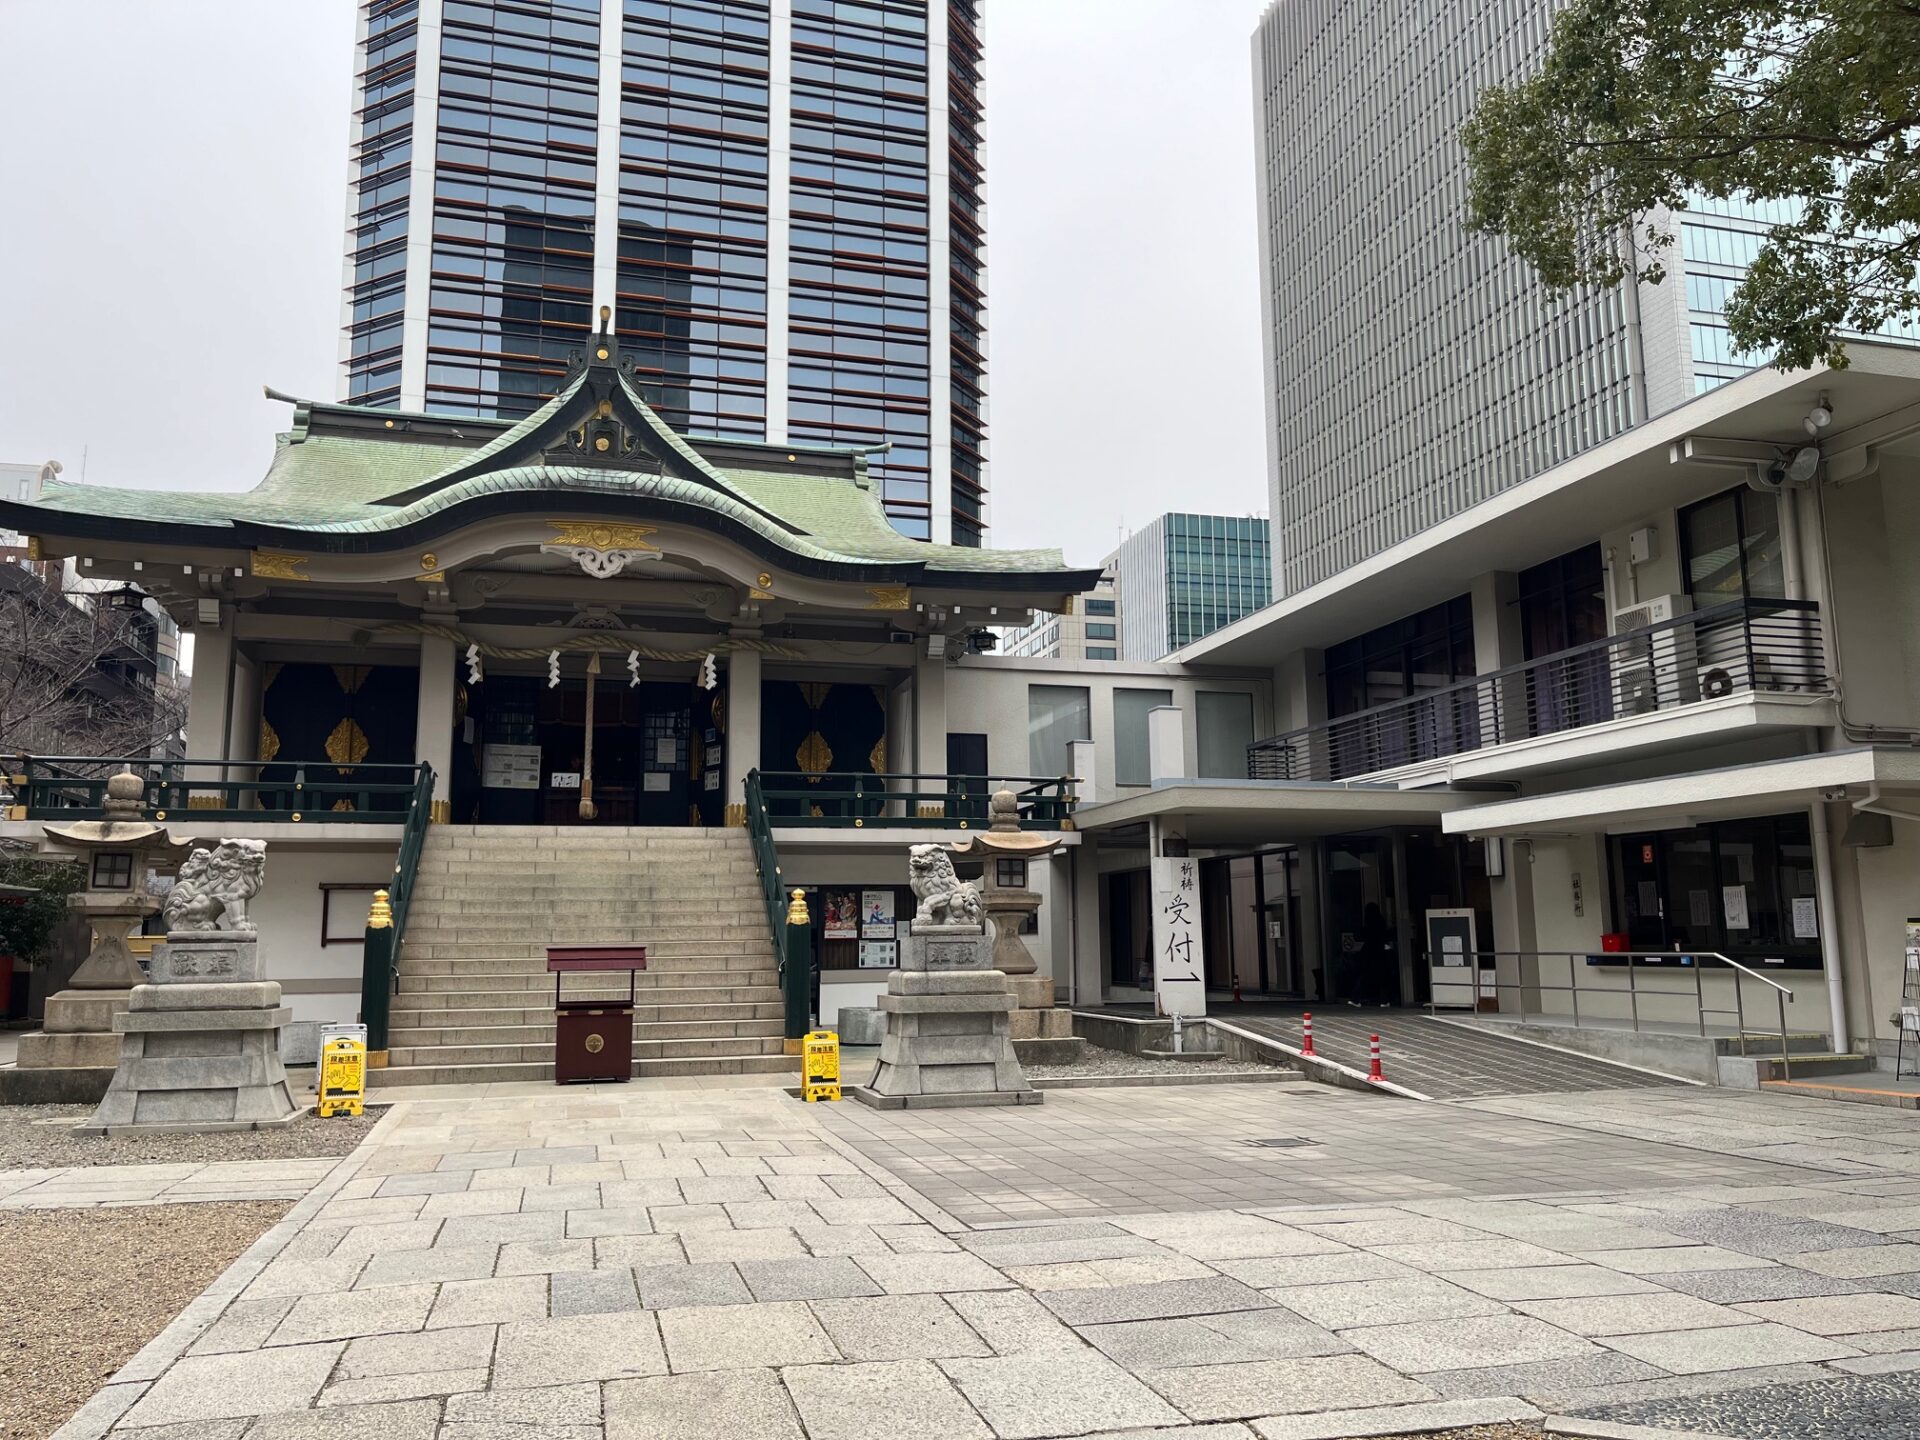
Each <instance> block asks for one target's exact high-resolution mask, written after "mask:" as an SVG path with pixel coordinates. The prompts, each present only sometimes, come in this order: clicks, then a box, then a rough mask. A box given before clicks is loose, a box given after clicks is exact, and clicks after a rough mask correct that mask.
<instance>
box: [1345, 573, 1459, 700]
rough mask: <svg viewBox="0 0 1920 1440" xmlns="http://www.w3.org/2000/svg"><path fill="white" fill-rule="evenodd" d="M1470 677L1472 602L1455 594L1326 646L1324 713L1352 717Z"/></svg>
mask: <svg viewBox="0 0 1920 1440" xmlns="http://www.w3.org/2000/svg"><path fill="white" fill-rule="evenodd" d="M1473 673H1474V665H1473V599H1472V597H1471V596H1467V595H1460V596H1457V597H1455V598H1454V599H1452V600H1449V601H1447V602H1446V603H1445V604H1443V605H1435V606H1434V607H1433V608H1432V609H1430V610H1422V611H1421V612H1420V613H1419V614H1417V615H1409V616H1407V617H1406V618H1404V619H1401V620H1396V621H1394V622H1393V623H1392V624H1390V625H1382V626H1381V627H1380V628H1379V629H1377V630H1369V631H1368V632H1367V633H1366V634H1365V635H1359V636H1355V637H1354V638H1353V639H1351V640H1343V641H1341V642H1340V643H1339V644H1338V645H1334V646H1330V647H1329V648H1328V650H1327V713H1328V714H1329V715H1330V716H1334V717H1338V716H1341V715H1352V714H1355V713H1356V712H1358V711H1361V710H1369V709H1372V708H1373V707H1374V706H1375V705H1385V704H1387V703H1389V702H1390V701H1394V700H1404V699H1405V698H1406V697H1407V696H1409V695H1416V694H1418V693H1420V692H1421V691H1423V690H1438V689H1440V688H1442V687H1443V686H1447V685H1451V684H1452V683H1453V682H1454V681H1456V680H1463V679H1466V678H1467V677H1469V676H1471V675H1472V674H1473Z"/></svg>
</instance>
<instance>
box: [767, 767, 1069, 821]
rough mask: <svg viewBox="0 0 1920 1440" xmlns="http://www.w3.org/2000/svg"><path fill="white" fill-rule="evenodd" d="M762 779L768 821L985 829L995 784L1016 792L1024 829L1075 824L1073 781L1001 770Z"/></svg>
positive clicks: (772, 773)
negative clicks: (991, 772)
mask: <svg viewBox="0 0 1920 1440" xmlns="http://www.w3.org/2000/svg"><path fill="white" fill-rule="evenodd" d="M755 773H756V774H757V775H758V776H759V777H760V794H761V796H762V797H763V800H764V803H765V806H766V811H767V816H768V820H769V822H770V823H771V824H773V825H777V826H813V827H817V828H825V829H865V828H867V827H869V826H894V827H898V828H905V827H917V828H923V829H925V828H932V829H940V828H949V829H956V830H966V829H984V828H985V827H986V824H987V820H988V812H987V803H988V801H989V800H990V799H991V798H992V796H993V793H994V792H995V791H996V790H1011V791H1013V793H1014V798H1015V800H1016V801H1017V802H1018V804H1019V814H1020V828H1021V829H1023V830H1071V829H1072V828H1073V823H1072V821H1073V806H1074V785H1075V782H1074V781H1073V780H1071V779H1063V778H1054V779H1036V778H1033V777H1031V776H1018V777H1015V776H996V775H861V774H835V773H831V772H830V773H827V774H823V775H807V774H803V773H801V772H799V771H791V770H790V771H776V770H765V771H756V772H755Z"/></svg>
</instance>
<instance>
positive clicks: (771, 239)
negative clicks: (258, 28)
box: [341, 0, 987, 544]
mask: <svg viewBox="0 0 1920 1440" xmlns="http://www.w3.org/2000/svg"><path fill="white" fill-rule="evenodd" d="M981 4H982V0H870V3H861V4H853V3H848V0H361V5H360V10H361V35H360V42H359V54H358V56H357V59H358V67H357V73H358V77H359V78H358V87H359V95H358V104H357V108H356V112H355V124H354V133H353V157H352V158H353V167H354V168H353V181H352V188H351V193H350V196H349V206H348V215H349V219H348V230H349V237H348V247H347V248H348V257H347V267H346V276H345V314H344V334H343V344H342V356H341V360H342V389H343V392H344V393H345V395H346V396H347V397H348V398H351V399H354V400H357V401H361V402H364V403H371V404H379V405H391V406H395V407H397V408H401V409H407V410H430V411H437V412H443V413H452V414H472V415H480V416H487V417H502V418H507V419H517V418H519V417H521V416H524V415H526V414H528V413H530V412H531V411H532V410H534V409H535V408H537V407H538V406H539V405H540V404H541V403H542V402H543V401H544V400H545V399H546V398H547V397H548V396H550V395H551V394H552V393H553V391H554V388H555V386H556V385H557V384H558V382H559V380H560V379H561V377H562V376H563V374H564V372H565V368H566V359H567V356H568V354H569V353H571V352H573V351H576V350H578V349H579V348H581V346H582V344H583V343H584V340H585V337H586V336H587V334H588V333H590V331H591V329H592V327H593V325H594V324H595V323H596V320H595V316H596V314H597V312H598V310H599V309H600V307H602V306H608V307H611V308H612V310H613V313H614V317H615V318H614V323H615V326H616V328H617V329H618V331H619V333H620V335H621V336H622V340H623V349H624V350H625V352H626V353H627V354H629V355H631V356H632V357H633V358H634V360H635V363H636V366H637V368H638V371H639V374H640V376H641V378H642V381H643V386H644V388H645V391H646V394H647V398H648V400H649V401H650V402H651V403H652V404H654V405H655V406H656V407H657V408H658V409H659V410H660V411H661V413H662V416H663V418H665V419H666V420H667V422H668V423H669V424H671V425H673V426H675V427H676V428H678V429H682V430H685V431H689V432H691V433H694V434H705V435H720V436H727V437H733V438H741V439H751V440H764V441H768V442H771V443H776V444H793V445H806V444H827V445H866V446H872V447H875V450H874V454H873V457H872V461H871V474H872V475H873V477H874V480H875V483H876V484H877V485H878V486H879V487H880V491H881V494H882V496H883V498H884V500H885V502H886V505H887V510H888V513H889V515H890V516H891V517H892V519H893V521H894V524H895V525H896V526H897V527H898V528H899V529H900V530H901V531H902V532H903V533H906V534H908V535H912V536H916V537H919V538H928V539H935V540H942V541H946V540H950V541H952V542H953V543H956V544H982V543H984V539H985V529H986V523H987V505H986V490H987V472H986V400H985V384H986V380H985V374H986V334H985V332H986V307H985V274H984V255H985V210H984V183H985V182H984V153H985V151H984V145H985V119H984V114H983V109H982V94H981V65H982V50H981V34H982V26H981V15H980V10H981ZM881 447H886V448H885V449H884V450H883V449H882V448H881Z"/></svg>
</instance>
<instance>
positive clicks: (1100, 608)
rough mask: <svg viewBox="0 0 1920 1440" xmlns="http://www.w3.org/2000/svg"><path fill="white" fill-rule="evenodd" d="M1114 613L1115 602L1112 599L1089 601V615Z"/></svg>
mask: <svg viewBox="0 0 1920 1440" xmlns="http://www.w3.org/2000/svg"><path fill="white" fill-rule="evenodd" d="M1113 613H1114V603H1113V601H1111V600H1089V601H1087V614H1089V615H1111V614H1113Z"/></svg>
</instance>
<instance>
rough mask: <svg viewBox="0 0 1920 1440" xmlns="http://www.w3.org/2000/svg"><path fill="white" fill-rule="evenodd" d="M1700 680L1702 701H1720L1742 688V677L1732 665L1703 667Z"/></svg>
mask: <svg viewBox="0 0 1920 1440" xmlns="http://www.w3.org/2000/svg"><path fill="white" fill-rule="evenodd" d="M1756 678H1757V677H1756ZM1699 680H1700V698H1701V699H1702V700H1719V699H1722V698H1724V697H1725V696H1728V695H1731V694H1733V692H1734V691H1736V690H1738V689H1739V688H1740V676H1739V674H1738V672H1736V670H1735V669H1734V667H1733V666H1731V665H1702V666H1701V667H1700V670H1699Z"/></svg>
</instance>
